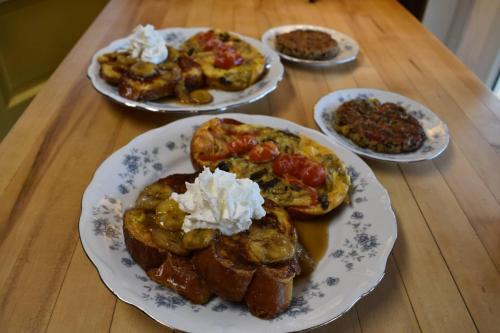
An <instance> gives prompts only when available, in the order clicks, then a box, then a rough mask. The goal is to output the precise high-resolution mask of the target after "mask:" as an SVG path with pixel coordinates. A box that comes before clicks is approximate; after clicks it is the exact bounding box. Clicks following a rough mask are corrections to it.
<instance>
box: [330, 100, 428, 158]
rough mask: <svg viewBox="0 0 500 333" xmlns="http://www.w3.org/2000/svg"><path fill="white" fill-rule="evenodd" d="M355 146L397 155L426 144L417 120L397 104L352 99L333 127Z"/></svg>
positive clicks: (343, 108) (343, 106)
mask: <svg viewBox="0 0 500 333" xmlns="http://www.w3.org/2000/svg"><path fill="white" fill-rule="evenodd" d="M332 125H333V127H334V128H335V130H336V131H337V132H338V133H340V134H342V135H344V136H346V137H347V138H349V139H351V141H353V142H354V143H355V144H356V145H358V146H360V147H362V148H368V149H371V150H373V151H376V152H380V153H390V154H398V153H405V152H411V151H415V150H417V149H419V148H420V147H421V146H422V144H423V142H424V141H425V138H426V135H425V132H424V129H423V128H422V126H421V125H420V123H419V122H418V120H417V119H415V118H414V117H413V116H411V115H410V114H408V113H407V112H406V110H405V109H404V108H403V107H401V106H400V105H398V104H394V103H383V104H381V103H380V101H379V100H377V99H355V100H351V101H348V102H345V103H343V104H342V105H341V106H340V107H339V108H338V110H337V112H336V116H335V119H334V124H332Z"/></svg>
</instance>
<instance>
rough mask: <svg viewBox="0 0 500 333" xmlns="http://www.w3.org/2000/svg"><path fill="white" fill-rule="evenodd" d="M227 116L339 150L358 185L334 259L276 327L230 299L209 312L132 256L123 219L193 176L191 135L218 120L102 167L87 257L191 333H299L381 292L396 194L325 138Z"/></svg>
mask: <svg viewBox="0 0 500 333" xmlns="http://www.w3.org/2000/svg"><path fill="white" fill-rule="evenodd" d="M225 117H230V118H233V119H237V120H240V121H243V122H247V123H252V124H265V125H268V126H272V127H275V128H280V129H285V130H288V131H292V132H295V133H303V134H305V135H307V136H309V137H311V138H312V139H314V140H316V141H317V142H319V143H321V144H322V145H324V146H326V147H329V148H331V149H332V150H333V151H335V153H336V154H337V155H338V156H339V157H340V158H341V159H342V160H344V162H345V163H346V165H347V166H348V168H349V173H350V175H351V177H352V182H353V190H352V196H351V199H352V203H351V204H350V205H345V207H343V208H340V209H338V212H337V213H335V214H333V216H332V217H331V223H330V225H329V231H328V232H329V240H328V249H327V252H326V254H325V256H324V257H323V259H321V261H320V262H319V263H318V265H317V268H316V270H315V271H314V272H313V273H312V274H311V275H310V276H309V277H308V278H307V279H300V280H298V281H297V283H296V284H295V287H294V292H293V295H294V296H293V300H292V303H291V305H290V307H289V309H288V311H286V312H285V313H283V314H282V315H280V316H279V317H277V318H275V319H273V320H262V319H258V318H256V317H254V316H252V315H251V314H250V313H249V312H248V311H247V309H246V308H245V307H244V306H242V305H237V304H233V303H229V302H226V301H223V300H221V299H220V298H214V299H212V300H211V301H210V302H209V303H208V304H206V305H194V304H191V303H190V302H188V301H187V300H185V299H184V298H182V297H180V296H178V295H177V294H176V293H174V292H172V291H170V290H168V289H165V288H163V287H161V286H159V285H158V284H156V283H154V282H152V281H151V280H150V279H149V278H148V277H147V275H146V274H145V273H144V271H143V270H142V269H141V268H140V267H139V266H138V265H137V264H135V263H134V261H133V260H132V258H131V257H130V255H129V254H128V252H127V250H126V248H125V245H124V240H123V234H122V213H123V211H124V210H125V209H127V208H129V207H131V206H132V205H133V204H134V201H135V199H136V197H137V195H138V194H139V191H140V190H141V189H142V188H144V186H146V185H148V184H150V183H152V182H154V181H156V180H157V179H158V178H159V177H164V176H166V175H168V174H172V173H179V172H184V173H186V172H192V171H193V167H192V165H191V161H190V158H189V149H190V148H189V146H190V140H191V136H192V133H193V130H194V129H195V128H196V127H197V126H198V125H200V124H201V123H203V122H204V121H206V120H208V119H209V118H211V116H207V115H205V116H195V117H190V118H186V119H182V120H179V121H176V122H173V123H170V124H168V125H166V126H163V127H160V128H157V129H154V130H151V131H149V132H146V133H144V134H142V135H140V136H138V137H137V138H135V139H133V140H132V141H131V142H130V143H128V144H127V145H126V146H124V147H123V148H121V149H119V150H118V151H116V152H115V153H113V154H112V155H111V156H110V157H108V158H107V159H106V160H105V161H104V162H103V163H102V165H101V166H100V167H99V168H98V169H97V171H96V173H95V175H94V178H93V179H92V181H91V183H90V184H89V186H88V187H87V190H86V191H85V194H84V196H83V201H82V214H81V217H80V238H81V241H82V244H83V247H84V249H85V251H86V253H87V254H88V256H89V258H90V259H91V260H92V262H93V263H94V264H95V266H96V267H97V269H98V271H99V274H100V276H101V278H102V280H103V281H104V283H105V284H106V285H107V286H108V288H109V289H111V291H113V293H115V294H116V295H117V296H118V297H119V298H120V299H122V300H123V301H125V302H127V303H130V304H133V305H135V306H136V307H138V308H139V309H141V310H143V311H144V312H145V313H147V314H148V315H149V316H151V317H152V318H154V319H155V320H157V321H158V322H160V323H162V324H165V325H168V326H170V327H174V328H177V329H180V330H183V331H189V332H204V333H209V332H289V331H299V330H304V329H308V328H312V327H316V326H319V325H322V324H325V323H328V322H330V321H332V320H334V319H335V318H337V317H339V316H341V315H342V314H344V313H345V312H346V311H347V310H349V309H350V308H351V307H352V306H353V305H354V303H356V302H357V301H358V300H359V299H360V298H361V297H363V296H364V295H366V294H367V293H369V292H370V291H371V290H373V288H375V286H377V284H378V283H379V281H380V280H381V279H382V277H383V275H384V270H385V266H386V261H387V258H388V256H389V253H390V252H391V249H392V247H393V244H394V241H395V240H396V234H397V228H396V219H395V216H394V213H393V211H392V208H391V204H390V200H389V196H388V194H387V191H386V190H385V189H384V188H383V187H382V186H381V185H380V183H379V182H378V180H377V179H376V177H375V175H374V174H373V172H372V171H371V169H370V168H369V167H368V166H367V165H366V164H365V163H364V162H363V161H362V160H361V159H360V158H359V157H357V156H356V155H355V154H353V153H351V152H350V151H348V150H346V149H344V148H342V147H340V146H339V145H337V144H336V143H335V142H333V141H332V140H330V139H329V138H328V137H326V136H325V135H323V134H321V133H319V132H317V131H314V130H311V129H307V128H304V127H301V126H298V125H296V124H294V123H292V122H289V121H285V120H281V119H278V118H273V117H267V116H251V115H243V114H227V115H225ZM311 223H314V222H311Z"/></svg>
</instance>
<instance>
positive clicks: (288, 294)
mask: <svg viewBox="0 0 500 333" xmlns="http://www.w3.org/2000/svg"><path fill="white" fill-rule="evenodd" d="M295 274H296V270H295V267H294V265H293V264H291V263H287V264H285V265H280V266H277V267H268V266H260V267H259V268H258V269H257V271H256V272H255V274H254V276H253V279H252V283H250V285H249V286H248V289H247V293H246V295H245V303H246V304H247V306H248V309H249V310H250V312H251V313H252V314H253V315H254V316H257V317H260V318H265V319H270V318H274V317H276V316H277V315H278V314H280V313H281V312H283V311H284V310H286V309H287V308H288V306H289V305H290V302H291V300H292V291H293V278H294V277H295Z"/></svg>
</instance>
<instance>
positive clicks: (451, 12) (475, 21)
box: [423, 0, 500, 87]
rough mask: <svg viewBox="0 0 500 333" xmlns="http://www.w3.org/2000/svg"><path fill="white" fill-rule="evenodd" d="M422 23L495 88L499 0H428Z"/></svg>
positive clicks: (499, 63) (498, 63)
mask: <svg viewBox="0 0 500 333" xmlns="http://www.w3.org/2000/svg"><path fill="white" fill-rule="evenodd" d="M423 23H424V25H425V26H426V27H427V28H428V29H429V30H430V31H432V32H433V33H434V34H435V35H436V36H437V37H438V38H439V39H440V40H441V41H442V42H443V43H444V44H445V45H446V46H447V47H448V48H449V49H450V50H452V51H453V52H454V53H455V54H457V56H458V57H459V58H460V59H461V60H462V61H463V62H464V63H465V64H466V65H467V66H469V68H470V69H471V70H472V71H473V72H474V73H476V75H477V76H478V77H479V78H480V79H481V80H482V81H483V82H485V84H486V85H488V86H489V87H492V86H493V84H494V80H495V79H496V77H497V74H498V72H499V70H500V0H429V1H428V3H427V8H426V11H425V14H424V18H423Z"/></svg>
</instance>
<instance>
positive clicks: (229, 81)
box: [87, 25, 284, 112]
mask: <svg viewBox="0 0 500 333" xmlns="http://www.w3.org/2000/svg"><path fill="white" fill-rule="evenodd" d="M283 71H284V69H283V65H282V64H281V62H280V59H279V56H278V55H277V54H276V53H275V52H274V51H272V50H271V48H269V47H268V46H267V45H264V44H263V43H262V42H260V41H258V40H256V39H253V38H251V37H247V36H243V35H240V34H237V33H234V32H230V31H224V30H220V29H212V28H167V29H161V30H156V29H155V28H154V27H153V26H151V25H146V26H142V25H139V26H137V27H136V28H135V29H134V31H133V33H132V34H131V35H129V36H128V37H125V38H122V39H118V40H115V41H113V42H112V43H110V44H109V45H108V46H106V47H105V48H103V49H101V50H99V51H97V52H96V53H95V54H94V56H93V57H92V60H91V63H90V66H89V68H88V71H87V76H88V77H89V79H90V81H91V82H92V85H93V86H94V88H95V89H96V90H97V91H98V92H100V93H101V94H103V95H104V96H107V97H109V98H110V99H111V100H113V101H115V102H117V103H119V104H122V105H125V106H127V107H132V108H138V109H143V110H148V111H154V112H201V111H215V110H217V111H221V110H226V109H228V108H232V107H236V106H240V105H244V104H247V103H251V102H253V101H256V100H258V99H260V98H262V97H264V96H265V95H267V94H268V93H270V92H271V91H273V90H274V89H275V88H276V87H277V85H278V83H279V82H280V81H281V79H282V77H283Z"/></svg>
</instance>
